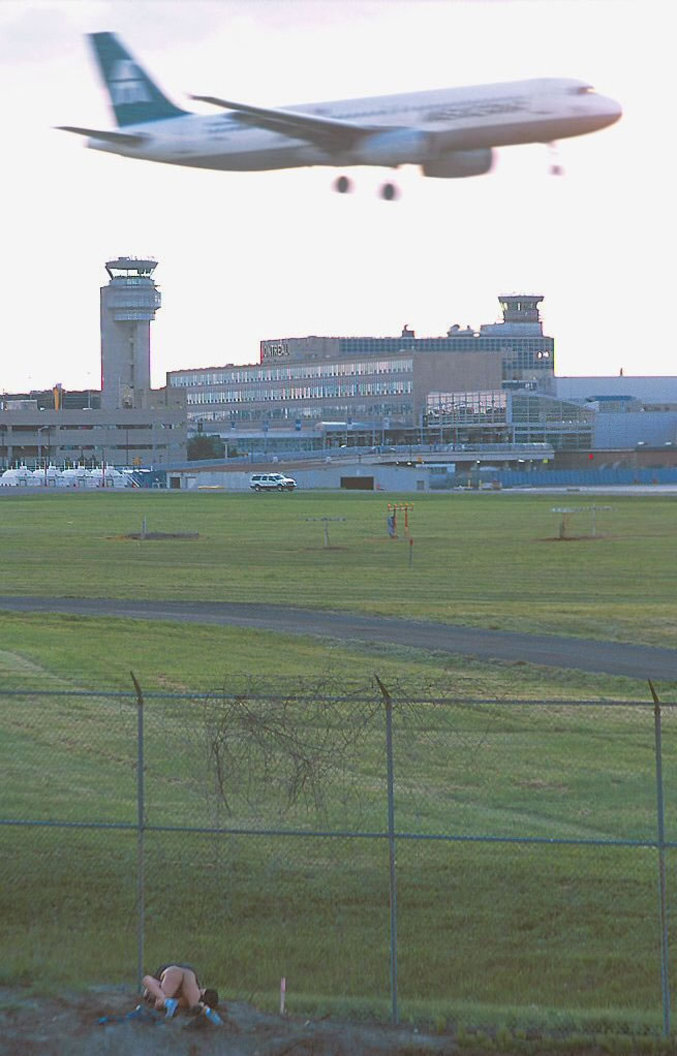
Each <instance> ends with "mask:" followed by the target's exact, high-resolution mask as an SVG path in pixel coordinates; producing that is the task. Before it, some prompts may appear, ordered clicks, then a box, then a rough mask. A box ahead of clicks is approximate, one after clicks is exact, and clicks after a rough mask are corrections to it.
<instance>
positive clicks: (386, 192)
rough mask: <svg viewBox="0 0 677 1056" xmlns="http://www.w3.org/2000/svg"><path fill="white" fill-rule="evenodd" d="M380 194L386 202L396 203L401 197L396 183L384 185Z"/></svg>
mask: <svg viewBox="0 0 677 1056" xmlns="http://www.w3.org/2000/svg"><path fill="white" fill-rule="evenodd" d="M379 193H380V195H381V198H383V200H384V202H394V201H395V199H396V198H399V196H400V192H399V190H398V189H397V187H396V186H395V184H394V183H384V184H383V186H382V187H381V190H380V192H379Z"/></svg>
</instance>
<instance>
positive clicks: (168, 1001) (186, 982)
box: [143, 962, 221, 1023]
mask: <svg viewBox="0 0 677 1056" xmlns="http://www.w3.org/2000/svg"><path fill="white" fill-rule="evenodd" d="M143 985H144V987H145V989H144V992H143V997H144V1000H145V1001H147V1002H148V1003H149V1004H152V1005H153V1006H154V1007H155V1008H156V1009H162V1008H164V1010H165V1015H166V1016H167V1017H168V1018H170V1017H171V1016H173V1015H174V1014H175V1012H176V1011H177V1009H179V1008H181V1009H183V1010H184V1011H186V1012H189V1013H190V1014H192V1015H205V1016H207V1018H208V1019H209V1020H211V1022H212V1023H220V1022H221V1017H220V1016H219V1014H218V1013H217V1012H216V1011H215V1009H216V1007H217V1005H218V1003H219V995H218V993H217V992H216V990H212V989H210V988H207V989H202V988H201V986H200V983H199V980H198V977H197V974H196V972H195V969H194V968H193V966H192V965H190V964H182V963H179V964H175V963H173V962H172V963H170V964H163V965H161V966H160V967H159V968H158V970H157V971H156V973H155V975H144V977H143Z"/></svg>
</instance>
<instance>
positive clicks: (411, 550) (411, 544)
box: [409, 539, 414, 568]
mask: <svg viewBox="0 0 677 1056" xmlns="http://www.w3.org/2000/svg"><path fill="white" fill-rule="evenodd" d="M413 562H414V540H413V539H410V540H409V568H411V566H412V564H413Z"/></svg>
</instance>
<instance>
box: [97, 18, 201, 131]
mask: <svg viewBox="0 0 677 1056" xmlns="http://www.w3.org/2000/svg"><path fill="white" fill-rule="evenodd" d="M89 39H90V42H91V45H92V48H93V49H94V54H95V56H96V60H97V63H98V65H99V69H100V71H101V76H102V77H103V80H104V84H105V85H106V89H107V91H108V95H109V96H110V101H111V104H112V107H113V110H114V112H115V119H116V121H117V123H118V126H119V127H120V128H124V127H125V126H126V125H142V124H144V123H145V122H146V121H161V120H163V119H164V118H168V117H181V116H182V115H183V114H185V113H186V111H185V110H180V109H179V107H178V106H174V104H173V103H172V102H170V101H169V99H168V98H167V97H166V96H165V95H164V94H163V93H162V92H161V91H160V89H159V88H158V86H157V85H156V84H155V83H154V81H152V80H151V78H150V77H149V76H148V74H147V73H146V72H145V70H143V69H142V68H141V66H140V65H139V64H138V62H137V61H136V60H135V59H134V58H132V56H131V55H130V53H129V52H128V51H127V49H126V48H125V47H124V45H123V44H122V42H121V41H120V40H119V38H118V37H117V36H116V34H115V33H90V34H89Z"/></svg>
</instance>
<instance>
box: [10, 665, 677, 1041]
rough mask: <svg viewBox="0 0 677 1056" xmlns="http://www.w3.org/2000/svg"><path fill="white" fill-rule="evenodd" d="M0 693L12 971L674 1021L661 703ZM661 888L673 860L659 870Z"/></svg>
mask: <svg viewBox="0 0 677 1056" xmlns="http://www.w3.org/2000/svg"><path fill="white" fill-rule="evenodd" d="M0 699H2V716H3V717H2V723H1V725H2V728H3V738H2V772H3V776H4V780H3V785H4V796H3V799H4V807H3V810H2V815H3V817H2V819H1V821H2V824H1V826H0V833H1V835H2V842H3V848H2V874H3V875H2V880H3V890H4V896H3V902H4V908H3V912H2V928H3V931H4V938H3V948H4V950H5V951H6V955H5V962H6V963H5V967H6V970H7V973H8V975H9V977H10V978H11V979H12V980H14V981H17V980H19V981H21V980H22V979H26V980H31V981H35V980H40V981H49V980H52V981H61V982H74V981H82V980H86V981H118V980H121V979H128V980H129V979H131V978H133V977H134V976H135V975H137V976H139V977H140V975H141V974H142V971H143V970H148V969H149V968H153V967H154V966H155V964H157V963H161V962H162V961H166V960H167V959H168V958H171V957H177V958H179V959H186V960H191V961H194V962H195V963H196V964H198V965H199V966H200V969H201V972H202V973H203V974H204V976H205V977H206V978H209V979H210V980H215V981H218V983H219V985H220V986H221V987H222V989H223V990H224V991H225V992H226V993H229V994H231V995H239V996H242V997H247V998H249V999H252V1000H255V999H256V998H257V997H258V998H261V997H263V996H264V995H265V996H266V997H267V998H269V997H270V995H271V994H274V993H276V992H277V990H278V988H279V985H280V980H281V979H282V978H284V979H286V980H287V993H288V995H289V998H290V999H291V998H292V996H293V995H296V996H297V998H298V999H299V1000H300V1001H301V1000H306V1001H311V1000H312V1001H313V1002H314V1003H317V1002H318V1001H319V1002H320V1003H321V1002H322V1000H326V1001H329V1000H330V999H335V998H337V997H346V998H351V999H352V1000H355V1001H357V1000H358V999H363V1000H365V1001H366V1002H367V1003H368V1004H369V1005H370V1007H372V1008H374V1007H376V1008H379V1007H380V1008H382V1009H383V1010H384V1011H385V1010H386V1009H387V1010H388V1012H389V1013H390V1014H391V1015H392V1017H393V1019H395V1020H397V1019H398V1018H399V1016H400V1014H401V1005H402V1004H408V1003H410V1004H411V1005H412V1007H413V1006H414V1005H417V1006H418V1007H429V1008H433V1007H438V1006H439V1007H442V1006H446V1007H450V1006H453V1005H454V1004H457V1005H463V1004H468V1003H479V1004H483V1005H486V1006H503V1007H505V1006H508V1005H509V1006H519V1007H523V1008H525V1009H533V1008H541V1009H559V1010H562V1012H584V1011H585V1012H588V1013H594V1011H595V1010H598V1009H616V1010H618V1011H619V1012H623V1011H626V1012H628V1013H630V1012H632V1013H633V1014H638V1015H648V1016H649V1017H655V1018H656V1020H657V1022H660V1023H661V1024H662V1028H663V1030H664V1031H665V1032H667V1031H669V1029H670V972H669V948H670V934H669V927H668V907H669V898H668V896H669V894H670V885H669V883H668V879H669V873H670V866H671V865H672V864H673V862H674V851H675V848H677V829H676V827H677V815H675V812H674V811H673V810H672V804H673V803H674V802H675V798H674V794H675V793H676V792H677V737H676V736H675V713H674V709H673V707H672V706H670V705H664V706H660V705H659V704H658V703H655V704H654V703H653V702H651V701H649V702H645V703H642V702H636V703H628V702H613V701H611V702H604V703H599V702H587V703H586V702H564V701H557V702H554V701H517V700H502V701H496V700H463V699H454V698H453V697H452V696H451V695H450V693H449V690H448V687H447V688H446V691H445V692H441V691H440V689H439V687H435V686H431V685H423V684H419V685H413V684H407V685H405V684H402V683H388V684H384V682H382V681H379V680H378V679H375V680H374V681H373V683H370V684H368V685H364V684H363V685H351V684H348V683H346V682H341V683H339V682H338V681H337V680H335V679H329V678H323V679H319V678H318V679H317V680H315V681H312V680H303V681H299V682H294V683H291V682H289V681H285V682H284V683H283V684H282V683H278V684H277V685H275V686H274V687H271V684H270V682H267V683H257V682H256V681H255V680H249V681H248V682H247V683H242V684H241V685H239V686H230V687H228V689H227V691H224V692H219V693H210V694H199V695H198V694H188V693H186V694H184V693H169V692H167V693H157V692H153V693H144V692H143V689H142V687H140V686H138V684H136V685H134V684H132V682H131V680H130V692H129V693H125V692H119V691H116V692H114V691H108V692H107V691H104V690H99V691H97V692H75V691H73V690H71V689H68V688H65V689H63V690H62V691H59V692H54V691H49V690H46V689H41V688H37V689H36V688H33V689H31V688H30V687H27V686H26V685H23V686H22V687H21V688H19V689H15V690H9V689H4V690H0ZM672 886H673V887H674V884H673V885H672Z"/></svg>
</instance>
